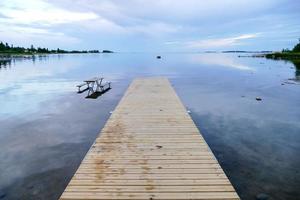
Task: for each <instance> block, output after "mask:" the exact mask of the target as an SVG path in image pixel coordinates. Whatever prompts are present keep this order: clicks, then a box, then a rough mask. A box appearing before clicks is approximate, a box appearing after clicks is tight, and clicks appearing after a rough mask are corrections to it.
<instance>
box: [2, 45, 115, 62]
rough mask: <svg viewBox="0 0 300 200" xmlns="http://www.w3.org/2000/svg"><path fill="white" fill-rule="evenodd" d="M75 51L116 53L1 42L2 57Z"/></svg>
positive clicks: (71, 52)
mask: <svg viewBox="0 0 300 200" xmlns="http://www.w3.org/2000/svg"><path fill="white" fill-rule="evenodd" d="M73 53H114V52H113V51H110V50H103V51H99V50H71V51H68V50H63V49H60V48H57V49H55V50H53V49H51V50H49V49H48V48H41V47H37V48H35V47H34V46H33V45H31V47H30V48H25V47H15V46H13V45H9V44H8V43H3V42H0V58H9V57H23V56H25V57H26V56H34V55H42V54H73Z"/></svg>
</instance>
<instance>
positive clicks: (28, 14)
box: [0, 0, 98, 26]
mask: <svg viewBox="0 0 300 200" xmlns="http://www.w3.org/2000/svg"><path fill="white" fill-rule="evenodd" d="M0 14H1V15H2V16H4V17H5V18H2V19H0V20H1V21H0V22H4V23H13V24H25V25H30V24H35V25H43V26H51V25H56V24H64V23H72V22H78V21H85V20H91V19H97V18H98V15H97V14H95V13H93V12H75V11H69V10H66V9H62V8H58V7H55V6H53V5H51V4H49V3H47V2H45V1H42V0H28V1H26V3H24V1H22V0H11V1H7V0H4V1H3V2H2V3H1V10H0Z"/></svg>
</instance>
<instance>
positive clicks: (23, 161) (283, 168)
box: [0, 53, 300, 199]
mask: <svg viewBox="0 0 300 200" xmlns="http://www.w3.org/2000/svg"><path fill="white" fill-rule="evenodd" d="M162 58H163V59H160V60H158V59H156V54H125V53H124V54H121V53H120V54H110V55H101V54H93V55H89V54H85V55H80V54H77V55H49V56H45V57H35V58H34V59H32V58H24V59H21V58H19V59H13V60H12V61H11V68H10V70H0V103H1V106H0V128H1V129H0V130H1V131H0V160H1V162H0V172H1V173H0V198H2V199H57V198H58V197H59V196H60V194H61V192H62V191H63V190H64V187H65V186H66V185H67V183H68V181H69V180H70V178H71V177H72V175H73V173H74V172H75V170H76V168H77V166H78V165H79V163H80V161H81V159H82V158H83V156H84V154H85V153H86V151H87V150H88V149H89V146H90V145H91V144H92V142H93V141H94V139H95V137H96V135H97V134H98V133H99V131H100V130H101V128H102V127H103V125H104V123H105V122H106V120H107V119H108V117H109V113H110V111H112V110H113V109H114V108H115V106H116V104H117V103H118V101H119V100H120V98H121V97H122V95H123V93H124V91H125V90H126V88H127V87H128V85H129V83H130V82H131V80H132V79H133V78H135V77H140V76H166V77H168V78H170V80H171V82H172V84H173V86H174V88H175V89H176V91H177V93H178V94H179V96H180V97H181V99H182V100H183V102H184V104H185V105H186V106H187V107H188V108H189V110H191V111H192V113H193V116H192V117H193V120H194V121H195V123H196V124H197V126H198V127H199V128H200V130H201V132H202V134H203V135H204V137H205V139H206V140H207V142H208V144H209V145H210V147H211V149H212V150H213V151H214V153H215V154H216V157H217V158H218V160H219V161H220V162H221V165H222V167H223V168H224V170H225V172H226V174H227V175H228V177H229V179H230V180H231V181H232V183H233V185H234V186H235V187H236V188H237V190H238V192H239V194H240V196H241V197H242V198H243V199H254V198H255V196H256V195H257V194H259V193H266V194H268V195H269V196H270V198H273V199H297V197H298V196H300V194H299V190H298V189H299V185H300V183H299V180H300V174H299V168H300V158H299V156H298V154H299V151H300V146H299V144H300V135H299V130H300V125H299V121H300V114H299V113H300V100H299V96H300V90H299V85H296V84H286V85H282V83H283V82H284V81H286V80H288V79H289V78H295V79H296V80H297V81H298V80H299V71H296V72H295V68H294V66H293V64H292V63H290V62H286V63H285V62H283V61H273V60H266V59H264V58H251V57H240V58H239V57H237V54H163V55H162ZM262 63H263V64H262ZM2 69H3V68H2ZM95 74H99V75H101V77H105V79H106V80H109V81H112V82H113V85H114V86H113V87H114V89H113V90H109V92H107V93H105V95H102V96H101V98H98V99H97V100H93V101H91V100H90V99H86V98H85V97H86V95H87V93H86V92H83V93H79V94H77V93H76V87H75V86H76V85H78V84H80V83H81V82H82V80H86V79H87V78H89V77H93V76H94V75H95ZM96 95H98V94H96ZM96 95H95V96H96ZM257 96H259V97H262V99H263V100H262V101H260V102H257V101H256V100H255V98H256V97H257Z"/></svg>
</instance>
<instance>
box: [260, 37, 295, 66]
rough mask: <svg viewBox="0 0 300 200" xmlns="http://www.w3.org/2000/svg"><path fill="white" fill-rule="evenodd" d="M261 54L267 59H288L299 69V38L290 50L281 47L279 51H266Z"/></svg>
mask: <svg viewBox="0 0 300 200" xmlns="http://www.w3.org/2000/svg"><path fill="white" fill-rule="evenodd" d="M263 56H264V57H265V58H267V59H273V60H285V61H290V62H292V63H293V64H294V65H295V66H296V68H297V69H298V70H300V39H299V42H298V44H296V45H295V46H294V48H293V49H292V50H289V49H283V50H282V51H281V52H273V53H267V54H263Z"/></svg>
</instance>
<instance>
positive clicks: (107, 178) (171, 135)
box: [61, 78, 239, 200]
mask: <svg viewBox="0 0 300 200" xmlns="http://www.w3.org/2000/svg"><path fill="white" fill-rule="evenodd" d="M61 199H66V200H67V199H68V200H69V199H128V200H129V199H130V200H133V199H215V200H217V199H239V197H238V195H237V194H236V192H235V190H234V188H233V187H232V185H231V183H230V182H229V180H228V178H227V177H226V175H225V173H224V171H223V170H222V168H221V167H220V165H219V163H218V161H217V160H216V158H215V157H214V155H213V153H212V152H211V150H210V148H209V147H208V145H207V144H206V142H205V140H204V138H203V137H202V136H201V134H200V133H199V131H198V129H197V127H196V126H195V124H194V122H193V121H192V119H191V117H190V116H189V114H188V113H187V112H186V110H185V108H184V106H183V104H182V103H181V101H180V99H179V98H178V96H177V95H176V93H175V92H174V90H173V88H172V87H171V85H170V84H169V82H168V80H167V79H165V78H149V79H136V80H135V81H133V83H132V84H131V85H130V87H129V88H128V90H127V91H126V93H125V95H124V97H123V98H122V99H121V101H120V102H119V104H118V106H117V107H116V109H115V111H114V112H113V114H112V115H111V117H110V119H109V120H108V121H107V123H106V125H105V126H104V128H103V129H102V131H101V134H100V135H99V137H98V138H97V139H96V140H95V143H94V144H93V145H92V147H91V148H90V150H89V152H88V153H87V155H86V157H85V158H84V159H83V161H82V163H81V165H80V167H79V168H78V170H77V172H76V174H75V175H74V176H73V178H72V180H71V181H70V183H69V184H68V186H67V188H66V189H65V191H64V193H63V194H62V196H61Z"/></svg>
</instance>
